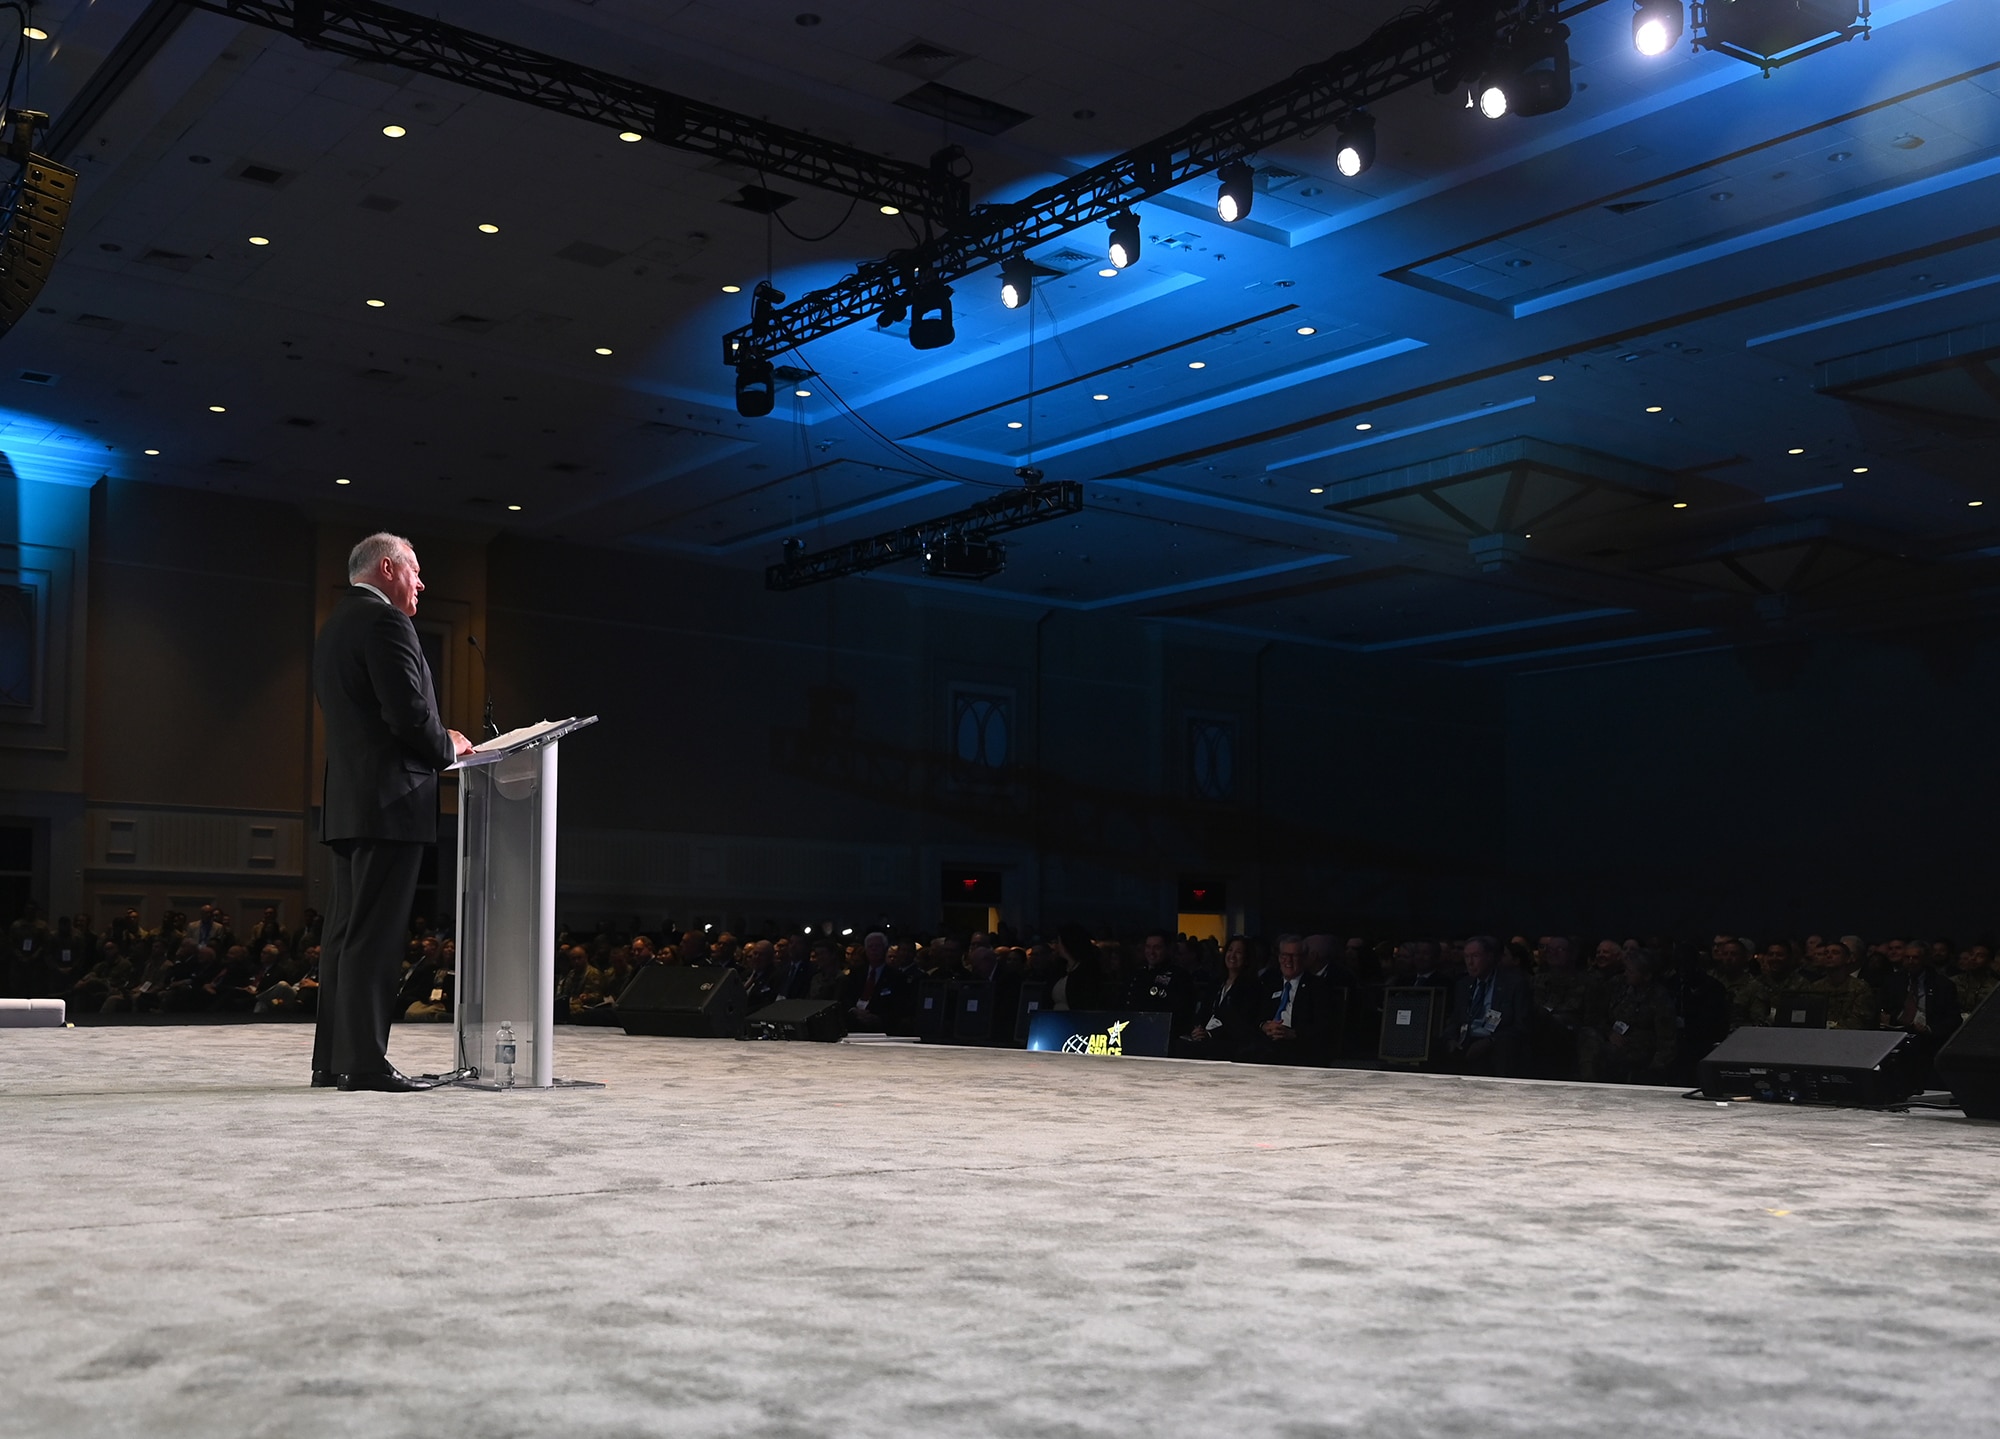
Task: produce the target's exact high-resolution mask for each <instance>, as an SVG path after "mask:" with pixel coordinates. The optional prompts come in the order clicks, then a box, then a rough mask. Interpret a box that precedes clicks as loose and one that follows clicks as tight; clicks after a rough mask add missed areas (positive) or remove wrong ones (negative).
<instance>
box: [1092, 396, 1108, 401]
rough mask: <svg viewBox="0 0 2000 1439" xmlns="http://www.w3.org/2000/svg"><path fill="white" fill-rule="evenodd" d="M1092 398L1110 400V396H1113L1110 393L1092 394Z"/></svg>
mask: <svg viewBox="0 0 2000 1439" xmlns="http://www.w3.org/2000/svg"><path fill="white" fill-rule="evenodd" d="M1090 398H1091V399H1093V400H1108V399H1110V398H1111V396H1109V395H1092V396H1091V397H1090Z"/></svg>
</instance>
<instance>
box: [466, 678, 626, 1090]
mask: <svg viewBox="0 0 2000 1439" xmlns="http://www.w3.org/2000/svg"><path fill="white" fill-rule="evenodd" d="M596 722H597V716H596V715H591V716H589V717H588V718H583V719H566V720H554V721H549V720H544V721H543V722H542V723H541V724H538V725H530V726H528V727H527V728H526V729H519V730H515V731H513V732H512V733H510V734H505V735H502V736H500V737H499V738H498V739H495V740H489V741H487V742H486V744H484V745H482V746H480V747H479V748H478V749H477V750H475V751H474V752H473V753H472V754H469V755H467V756H466V757H465V758H464V759H462V760H460V761H459V762H458V763H457V764H456V765H453V766H452V768H453V769H454V770H456V771H457V773H458V930H457V932H458V951H457V961H458V963H457V970H456V980H455V984H456V993H457V1005H456V1009H457V1024H458V1067H459V1068H461V1069H468V1070H471V1071H472V1076H471V1078H469V1079H467V1080H465V1081H463V1082H464V1083H466V1084H468V1085H471V1086H473V1087H475V1088H480V1089H498V1088H500V1087H502V1085H501V1082H500V1080H499V1079H498V1077H497V1075H496V1060H495V1054H494V1045H495V1040H496V1036H498V1034H499V1033H500V1026H501V1024H502V1023H508V1024H511V1025H512V1026H513V1030H514V1046H515V1050H514V1087H516V1088H521V1089H548V1088H551V1087H552V1086H554V1085H557V1084H561V1083H565V1082H567V1081H562V1080H558V1079H557V1078H556V1077H555V1068H554V1066H555V1053H554V1038H555V1035H554V1030H555V945H556V753H557V750H558V748H559V744H558V742H559V741H560V740H561V739H562V738H563V736H564V735H567V734H572V733H574V732H575V731H577V730H580V729H582V728H583V727H584V726H585V725H589V724H595V723H596Z"/></svg>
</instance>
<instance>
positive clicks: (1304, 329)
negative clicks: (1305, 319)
mask: <svg viewBox="0 0 2000 1439" xmlns="http://www.w3.org/2000/svg"><path fill="white" fill-rule="evenodd" d="M1299 333H1300V334H1301V335H1317V334H1318V333H1319V331H1318V329H1316V328H1315V327H1313V326H1311V325H1301V326H1299Z"/></svg>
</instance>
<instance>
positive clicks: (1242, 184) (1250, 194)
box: [1215, 160, 1257, 225]
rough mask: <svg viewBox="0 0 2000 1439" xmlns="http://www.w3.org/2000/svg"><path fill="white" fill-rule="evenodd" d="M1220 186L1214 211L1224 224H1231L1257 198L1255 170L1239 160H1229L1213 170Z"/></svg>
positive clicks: (1240, 216)
mask: <svg viewBox="0 0 2000 1439" xmlns="http://www.w3.org/2000/svg"><path fill="white" fill-rule="evenodd" d="M1215 178H1216V179H1218V180H1220V181H1221V182H1222V188H1221V189H1219V190H1217V191H1216V194H1215V213H1216V214H1217V215H1219V216H1220V217H1221V218H1222V223H1223V224H1225V225H1233V224H1235V223H1236V222H1237V221H1238V220H1240V219H1242V218H1243V217H1244V216H1245V215H1248V214H1249V213H1250V206H1251V203H1252V202H1253V201H1254V200H1255V199H1256V198H1257V172H1256V171H1254V170H1252V169H1251V168H1250V167H1249V165H1248V164H1246V163H1245V162H1243V161H1241V160H1231V161H1230V162H1229V163H1228V164H1227V165H1224V166H1223V167H1222V168H1221V169H1220V170H1218V171H1216V172H1215Z"/></svg>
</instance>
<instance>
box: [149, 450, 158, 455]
mask: <svg viewBox="0 0 2000 1439" xmlns="http://www.w3.org/2000/svg"><path fill="white" fill-rule="evenodd" d="M146 453H147V454H149V455H157V454H158V453H159V451H158V450H148V451H146Z"/></svg>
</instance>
